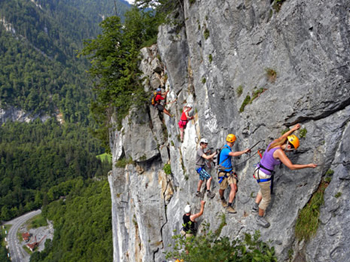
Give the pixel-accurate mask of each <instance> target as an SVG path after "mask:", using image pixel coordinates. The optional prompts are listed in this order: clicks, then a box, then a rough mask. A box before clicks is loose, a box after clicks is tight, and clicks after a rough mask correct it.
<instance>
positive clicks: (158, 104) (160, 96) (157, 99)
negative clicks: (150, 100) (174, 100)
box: [154, 87, 172, 117]
mask: <svg viewBox="0 0 350 262" xmlns="http://www.w3.org/2000/svg"><path fill="white" fill-rule="evenodd" d="M168 92H169V90H168V91H166V92H163V93H162V89H161V88H160V87H158V88H157V95H156V97H155V99H154V101H155V102H156V104H155V107H156V108H157V109H158V110H159V112H164V113H165V114H167V115H168V116H170V117H172V115H171V114H170V112H169V111H168V110H166V109H165V107H164V105H162V104H161V101H162V100H165V98H166V96H167V94H168Z"/></svg>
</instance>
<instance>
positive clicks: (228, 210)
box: [226, 206, 237, 214]
mask: <svg viewBox="0 0 350 262" xmlns="http://www.w3.org/2000/svg"><path fill="white" fill-rule="evenodd" d="M226 210H227V212H229V213H230V214H236V213H237V211H236V210H235V209H234V208H233V207H231V206H228V207H227V208H226Z"/></svg>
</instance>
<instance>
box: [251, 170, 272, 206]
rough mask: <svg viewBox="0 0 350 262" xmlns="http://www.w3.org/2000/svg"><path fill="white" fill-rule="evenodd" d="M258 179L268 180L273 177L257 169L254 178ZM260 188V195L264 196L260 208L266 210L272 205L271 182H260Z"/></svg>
mask: <svg viewBox="0 0 350 262" xmlns="http://www.w3.org/2000/svg"><path fill="white" fill-rule="evenodd" d="M258 177H260V179H266V178H270V177H271V176H270V175H267V174H265V173H264V172H263V171H261V170H260V169H255V172H254V178H255V179H257V178H258ZM259 187H260V190H259V193H260V194H261V196H262V200H261V201H260V204H259V208H260V209H263V210H266V208H267V207H268V206H269V204H270V203H271V188H270V187H271V180H270V181H266V182H260V183H259Z"/></svg>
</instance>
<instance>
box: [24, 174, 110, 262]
mask: <svg viewBox="0 0 350 262" xmlns="http://www.w3.org/2000/svg"><path fill="white" fill-rule="evenodd" d="M43 215H44V217H45V218H47V219H50V220H52V221H53V222H54V226H55V235H54V238H53V240H52V241H51V240H47V241H46V243H45V250H44V251H42V252H35V253H34V254H32V256H31V259H30V261H31V262H37V261H38V262H39V261H47V262H55V261H94V262H99V261H101V262H104V261H113V247H112V246H113V244H112V227H111V223H112V217H111V196H110V191H109V184H108V181H107V180H106V179H104V180H101V181H97V182H96V181H92V180H86V181H84V180H82V179H80V178H77V179H74V180H71V182H70V189H69V193H68V195H67V198H66V199H65V200H63V199H61V200H59V201H54V202H52V203H51V204H49V205H48V206H46V207H44V208H43Z"/></svg>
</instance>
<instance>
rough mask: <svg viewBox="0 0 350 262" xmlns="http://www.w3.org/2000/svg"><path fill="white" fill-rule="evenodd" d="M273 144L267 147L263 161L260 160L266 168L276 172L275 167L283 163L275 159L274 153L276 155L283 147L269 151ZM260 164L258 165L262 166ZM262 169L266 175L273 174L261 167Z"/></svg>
mask: <svg viewBox="0 0 350 262" xmlns="http://www.w3.org/2000/svg"><path fill="white" fill-rule="evenodd" d="M271 144H272V142H271V143H270V144H269V145H268V146H267V149H266V150H265V152H264V155H263V157H262V159H261V160H260V163H261V165H263V166H264V167H266V168H268V169H270V170H274V168H275V166H277V165H279V164H280V163H281V161H280V160H279V159H275V158H274V157H273V153H275V151H276V150H277V149H279V148H281V147H279V146H278V147H275V148H271V149H270V150H269V151H267V150H268V148H269V147H270V145H271ZM260 163H259V164H258V165H259V166H260ZM260 168H261V170H262V171H263V172H264V173H265V174H266V175H270V174H271V172H270V171H268V170H266V169H265V168H263V167H261V166H260Z"/></svg>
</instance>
